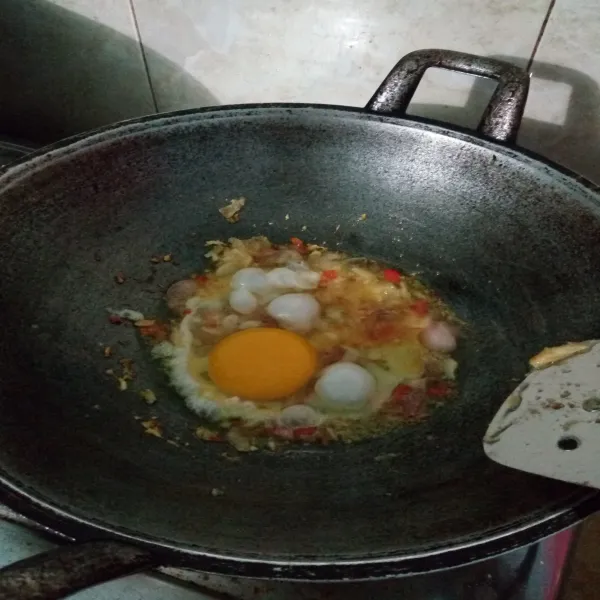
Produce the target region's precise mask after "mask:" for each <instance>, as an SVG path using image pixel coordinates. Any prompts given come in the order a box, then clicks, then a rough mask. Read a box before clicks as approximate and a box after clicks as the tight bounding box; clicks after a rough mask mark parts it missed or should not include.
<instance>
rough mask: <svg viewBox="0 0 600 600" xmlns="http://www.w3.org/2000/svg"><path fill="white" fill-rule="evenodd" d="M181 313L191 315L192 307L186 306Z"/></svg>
mask: <svg viewBox="0 0 600 600" xmlns="http://www.w3.org/2000/svg"><path fill="white" fill-rule="evenodd" d="M183 314H184V315H191V314H192V309H191V308H186V309H185V310H184V311H183Z"/></svg>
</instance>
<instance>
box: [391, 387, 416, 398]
mask: <svg viewBox="0 0 600 600" xmlns="http://www.w3.org/2000/svg"><path fill="white" fill-rule="evenodd" d="M412 391H413V389H412V388H411V387H410V385H406V384H404V383H400V384H399V385H397V386H396V387H395V388H394V391H393V392H392V401H393V402H398V401H399V400H402V399H404V398H406V396H408V394H410V393H411V392H412Z"/></svg>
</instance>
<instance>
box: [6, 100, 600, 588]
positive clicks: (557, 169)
mask: <svg viewBox="0 0 600 600" xmlns="http://www.w3.org/2000/svg"><path fill="white" fill-rule="evenodd" d="M282 110H284V111H288V113H289V111H312V110H314V111H315V114H316V112H318V111H324V112H326V113H328V114H329V115H333V114H334V113H339V115H340V116H342V115H347V116H351V117H353V118H365V119H368V120H375V121H379V122H385V123H388V124H392V125H396V126H404V127H407V128H411V129H416V130H422V131H433V132H435V133H437V134H440V135H443V136H445V137H451V138H459V139H461V140H463V141H465V142H467V143H470V144H474V145H476V146H483V145H485V146H487V147H491V148H493V149H494V151H496V152H498V153H501V154H504V155H510V156H511V157H512V158H518V159H520V158H523V157H524V158H527V159H529V160H532V161H535V162H537V163H540V164H541V165H542V166H544V167H546V168H549V169H550V170H551V173H550V174H551V175H554V176H556V174H559V175H562V176H563V177H566V178H568V179H569V180H571V182H572V183H574V184H576V185H580V186H582V187H584V188H586V189H587V190H589V191H590V192H592V193H594V194H596V195H597V196H598V203H599V204H600V194H599V193H598V192H600V186H597V185H595V184H594V183H592V182H591V181H589V180H587V179H586V178H584V177H582V176H581V175H578V174H577V173H576V172H574V171H572V170H570V169H567V168H566V167H563V166H561V165H559V164H556V163H554V162H552V161H551V160H549V159H547V158H545V157H543V156H541V155H540V154H538V153H536V152H533V151H531V150H527V149H524V148H521V147H519V146H518V145H516V144H512V143H506V142H498V141H496V140H492V139H490V138H488V137H486V136H483V135H481V134H478V133H477V132H475V131H472V130H469V129H466V128H462V127H458V126H454V125H449V124H447V123H444V122H440V121H436V120H433V119H427V118H423V117H414V116H407V115H402V116H393V115H392V116H390V115H382V114H379V113H376V112H370V111H366V110H364V109H361V108H357V107H349V106H337V105H329V104H308V103H307V104H299V103H260V104H235V105H223V106H218V107H205V108H195V109H186V110H179V111H172V112H164V113H158V114H152V115H147V116H143V117H139V118H134V119H128V120H125V121H120V122H118V123H114V124H111V125H107V126H104V127H100V128H97V129H93V130H91V131H87V132H84V133H82V134H78V135H75V136H71V137H68V138H65V139H62V140H60V141H58V142H55V143H53V144H50V145H47V146H44V147H42V148H40V149H39V150H36V151H34V152H32V153H30V154H27V155H26V156H24V157H22V158H19V159H17V160H16V161H14V162H12V163H11V164H9V165H7V166H6V167H4V168H0V194H1V193H2V191H3V189H4V188H5V187H9V186H10V185H11V184H13V183H14V182H15V181H17V180H18V179H20V178H21V177H26V176H27V175H28V172H29V170H30V167H41V168H43V166H44V164H45V162H44V163H39V160H40V159H41V158H45V159H46V160H48V161H52V160H53V159H59V158H65V157H67V156H68V155H69V154H70V153H72V152H76V151H80V150H82V149H85V148H90V147H94V146H95V145H97V144H100V143H103V142H107V141H111V140H114V139H118V137H119V136H120V135H122V134H124V133H125V134H137V133H140V132H141V131H143V130H144V129H145V127H144V126H152V125H154V124H156V123H160V122H164V124H168V122H169V121H173V124H175V122H176V121H177V120H179V119H181V118H183V117H197V118H203V117H204V118H210V117H211V116H216V115H218V114H219V113H222V114H224V113H233V115H232V116H236V113H237V116H246V117H247V116H249V115H250V114H254V113H256V112H265V111H274V112H277V111H282ZM139 126H142V127H139ZM0 490H3V493H2V498H1V500H2V501H4V502H5V503H6V504H7V505H8V506H10V507H11V508H13V509H14V510H17V511H19V512H21V513H22V514H23V515H24V516H27V517H29V518H32V519H33V520H35V521H36V522H39V523H41V524H42V525H45V526H47V527H49V528H50V529H52V530H53V529H56V532H57V533H58V532H60V533H61V534H65V535H68V536H72V537H73V538H74V539H76V540H81V541H85V540H86V539H98V538H101V537H102V536H109V537H110V538H111V539H116V540H120V541H122V542H125V543H131V544H133V545H135V546H138V547H145V548H148V549H149V550H151V551H154V552H156V553H157V554H159V555H163V556H164V557H165V559H166V563H165V564H167V563H168V565H169V566H171V565H182V566H189V567H191V568H196V569H200V570H207V571H210V572H215V573H221V574H224V575H234V576H247V577H256V578H274V579H289V580H320V581H337V580H343V579H352V580H361V579H362V580H366V579H380V578H385V577H392V576H399V575H412V574H419V573H426V572H431V571H436V570H441V569H446V568H449V567H455V566H459V565H464V564H469V563H472V562H476V561H480V560H484V559H486V558H490V557H492V556H495V555H498V554H501V553H503V552H506V551H509V550H511V549H514V548H518V547H522V546H525V545H528V544H531V543H534V542H536V541H539V540H540V539H542V538H544V537H547V536H549V535H552V534H554V533H558V532H559V531H561V530H563V529H566V528H569V527H571V526H573V525H575V524H576V523H578V522H579V521H581V520H582V519H584V518H585V517H587V516H589V515H590V514H592V513H593V512H595V511H597V510H600V491H598V490H592V489H590V488H585V487H575V486H574V487H573V490H572V492H571V493H569V494H566V495H565V497H564V498H563V499H562V500H561V501H560V502H557V503H556V505H555V506H554V508H552V510H550V511H547V513H546V514H542V515H534V516H533V518H531V519H522V520H521V521H518V522H513V523H512V524H510V525H507V526H506V527H499V528H496V530H494V531H489V532H487V533H482V534H481V535H477V536H475V535H474V536H472V538H470V539H468V540H466V541H462V542H461V541H459V542H455V543H448V544H446V545H443V546H440V547H437V548H430V549H427V548H424V549H423V550H420V551H416V552H413V553H411V554H405V555H400V556H398V555H397V554H394V553H389V554H386V555H377V556H370V557H369V556H366V557H361V558H356V559H354V558H353V559H347V558H341V559H339V560H338V559H335V557H334V558H330V559H328V560H316V559H312V560H307V559H304V558H300V559H299V560H294V559H293V558H291V559H290V558H286V559H285V560H283V559H278V558H265V559H263V558H260V559H258V558H255V557H252V556H244V555H225V554H222V553H214V552H209V551H207V550H203V549H201V548H195V547H194V546H191V545H182V544H178V543H177V542H171V541H168V540H165V539H162V538H161V539H157V538H153V537H152V536H148V535H145V534H143V532H141V531H135V530H129V529H121V528H118V527H114V526H111V525H110V524H107V523H103V522H101V521H95V520H93V519H90V518H89V517H82V516H78V515H77V513H76V511H71V510H70V509H65V508H63V507H61V506H60V505H59V504H57V503H54V502H51V501H47V500H46V499H44V497H43V495H42V494H40V493H38V492H37V491H35V490H33V489H31V488H28V486H26V485H24V484H22V483H21V482H19V481H18V480H17V479H16V478H14V477H11V476H8V475H7V474H5V473H4V472H3V471H2V470H1V469H0Z"/></svg>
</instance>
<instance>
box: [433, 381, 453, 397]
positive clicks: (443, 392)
mask: <svg viewBox="0 0 600 600" xmlns="http://www.w3.org/2000/svg"><path fill="white" fill-rule="evenodd" d="M451 391H452V388H451V387H450V385H449V384H448V383H446V382H445V381H439V382H438V383H434V384H432V385H430V386H429V387H428V388H427V395H428V396H434V397H435V398H443V397H444V396H447V395H448V394H449V393H450V392H451Z"/></svg>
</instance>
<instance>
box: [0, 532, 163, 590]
mask: <svg viewBox="0 0 600 600" xmlns="http://www.w3.org/2000/svg"><path fill="white" fill-rule="evenodd" d="M156 566H158V562H157V560H156V558H155V557H153V556H152V555H151V554H150V553H149V552H147V551H146V550H141V549H138V548H133V547H130V546H126V545H124V544H121V543H119V542H84V543H81V544H71V545H66V546H61V547H59V548H55V549H52V550H49V551H47V552H43V553H42V554H37V555H35V556H32V557H30V558H26V559H24V560H20V561H18V562H16V563H13V564H11V565H8V566H7V567H4V568H3V569H0V600H9V599H10V600H58V599H59V598H65V597H66V596H69V595H70V594H74V593H75V592H77V591H79V590H82V589H85V588H87V587H91V586H93V585H96V584H97V583H103V582H105V581H110V580H111V579H116V578H118V577H123V576H125V575H131V574H133V573H136V572H137V571H142V570H144V569H149V568H152V567H156Z"/></svg>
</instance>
